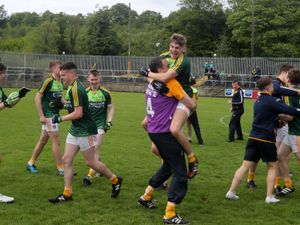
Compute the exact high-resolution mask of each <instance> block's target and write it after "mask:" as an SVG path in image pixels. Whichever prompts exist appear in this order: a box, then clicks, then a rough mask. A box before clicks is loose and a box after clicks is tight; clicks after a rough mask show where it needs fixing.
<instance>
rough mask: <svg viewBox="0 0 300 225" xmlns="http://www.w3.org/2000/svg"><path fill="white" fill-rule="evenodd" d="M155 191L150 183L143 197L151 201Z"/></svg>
mask: <svg viewBox="0 0 300 225" xmlns="http://www.w3.org/2000/svg"><path fill="white" fill-rule="evenodd" d="M153 193H154V188H153V187H152V186H150V185H148V187H147V188H146V190H145V193H144V195H143V199H144V200H145V201H150V200H151V198H152V195H153Z"/></svg>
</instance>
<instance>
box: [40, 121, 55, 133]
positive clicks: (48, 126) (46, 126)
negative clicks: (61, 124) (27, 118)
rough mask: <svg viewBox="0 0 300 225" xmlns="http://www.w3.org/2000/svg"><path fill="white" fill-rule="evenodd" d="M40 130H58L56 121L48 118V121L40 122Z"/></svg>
mask: <svg viewBox="0 0 300 225" xmlns="http://www.w3.org/2000/svg"><path fill="white" fill-rule="evenodd" d="M42 130H45V131H47V132H48V131H58V123H52V120H51V119H50V120H49V123H46V124H42Z"/></svg>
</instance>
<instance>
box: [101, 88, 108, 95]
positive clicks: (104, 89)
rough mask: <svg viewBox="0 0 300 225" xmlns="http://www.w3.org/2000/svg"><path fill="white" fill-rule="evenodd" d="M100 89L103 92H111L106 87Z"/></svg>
mask: <svg viewBox="0 0 300 225" xmlns="http://www.w3.org/2000/svg"><path fill="white" fill-rule="evenodd" d="M100 90H101V91H102V93H103V94H110V91H109V90H107V89H106V88H104V87H101V88H100Z"/></svg>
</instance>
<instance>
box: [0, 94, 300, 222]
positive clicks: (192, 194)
mask: <svg viewBox="0 0 300 225" xmlns="http://www.w3.org/2000/svg"><path fill="white" fill-rule="evenodd" d="M11 91H12V90H8V89H5V92H6V93H10V92H11ZM35 93H36V91H35V90H32V91H31V92H29V93H28V95H26V97H25V98H24V99H22V100H21V101H20V103H18V105H16V106H15V107H14V108H12V109H4V110H3V111H1V112H0V114H1V116H0V124H1V127H2V129H0V136H1V137H3V140H4V138H5V140H4V141H1V146H0V156H1V159H2V161H1V162H0V167H1V170H0V177H1V179H0V185H1V193H2V194H6V195H10V196H13V197H15V200H16V202H15V203H14V204H4V203H0V207H1V211H0V217H1V224H9V225H39V224H43V225H59V224H66V225H71V224H72V225H90V224H101V225H120V224H122V225H136V224H137V225H138V224H143V225H154V224H155V225H157V224H162V217H163V214H164V210H165V206H166V201H167V194H166V193H165V192H163V191H162V192H155V194H154V200H155V201H154V203H155V205H156V206H157V207H158V208H157V209H154V210H147V209H145V208H142V207H141V206H139V205H138V204H137V203H136V201H137V198H138V197H140V196H141V195H142V194H143V192H144V189H145V188H146V186H147V184H148V180H149V178H150V177H151V176H152V175H153V174H154V172H155V171H156V170H157V169H158V168H159V166H160V163H161V162H160V159H159V158H158V157H156V156H154V155H153V154H152V153H151V152H150V139H149V137H148V136H147V134H146V132H145V131H144V130H143V129H142V128H141V127H140V122H141V120H142V119H143V117H144V115H145V103H144V96H143V94H135V93H121V92H119V93H116V92H113V93H112V97H113V100H114V104H115V107H116V116H115V120H114V126H113V128H112V129H111V130H110V131H109V132H108V133H107V134H106V137H105V139H104V143H103V145H102V146H101V159H102V160H103V162H104V163H105V164H106V165H107V166H109V168H111V170H112V171H113V172H114V173H116V174H118V175H122V176H123V178H124V183H123V186H122V191H121V193H120V196H119V198H118V199H111V197H110V191H111V185H110V182H109V181H108V180H107V179H106V178H104V177H97V178H95V179H94V180H93V184H92V186H90V187H85V186H83V184H82V177H83V176H84V175H86V174H87V172H88V168H87V167H86V165H85V163H84V160H83V157H82V154H81V153H80V152H79V153H78V155H77V156H76V158H75V161H74V168H75V170H76V172H77V173H78V175H77V176H75V177H74V178H73V191H74V194H73V199H74V200H73V201H72V202H68V203H62V204H54V205H52V204H50V203H49V202H48V201H47V199H48V198H50V197H54V196H55V195H57V194H59V193H61V192H62V191H63V185H64V184H63V183H64V182H63V177H58V176H56V165H55V161H54V159H53V156H52V151H51V143H50V142H49V143H48V144H47V145H46V146H45V148H44V150H43V152H42V154H41V155H40V157H39V159H38V160H37V162H36V165H37V167H38V170H39V172H38V173H37V174H30V173H29V172H28V171H26V164H27V161H28V160H29V158H30V156H31V153H32V150H33V148H34V145H35V143H36V142H37V141H38V138H39V136H40V132H41V125H40V123H39V119H38V115H37V112H36V109H35V106H34V96H35ZM252 106H253V101H252V100H247V101H246V104H245V114H244V115H243V117H242V126H243V131H244V132H247V133H249V130H250V126H251V120H252V119H253V114H252ZM230 115H231V114H230V113H229V111H228V105H227V100H226V99H224V98H200V99H199V100H198V116H199V121H200V125H201V131H202V135H203V139H204V144H205V145H204V146H198V145H197V144H195V143H196V139H195V136H193V144H192V148H193V151H194V152H195V154H196V155H197V157H198V158H199V160H200V167H199V174H198V176H196V177H195V178H194V179H193V180H190V181H189V183H188V193H187V195H186V197H185V199H184V200H183V201H182V203H181V204H180V205H179V206H178V207H177V211H178V213H180V215H181V216H182V217H184V218H186V219H189V220H190V221H191V224H201V225H237V224H238V225H247V224H264V225H278V224H284V225H292V224H299V216H298V211H299V210H298V207H297V205H298V203H299V198H300V192H298V190H296V192H295V193H293V194H292V195H291V196H288V197H285V198H282V199H281V201H280V203H278V204H276V205H268V204H266V203H265V202H264V198H265V190H266V184H265V182H266V181H265V179H266V168H265V164H264V163H259V165H258V169H257V175H256V182H257V184H258V188H257V190H256V191H252V190H249V189H247V188H246V179H244V180H243V181H242V183H241V186H240V187H239V189H238V194H239V196H240V200H238V201H229V200H226V199H225V193H226V192H227V190H228V188H229V185H230V182H231V179H232V177H233V174H234V171H235V170H236V169H237V168H238V167H239V166H240V164H241V162H242V159H243V154H244V150H245V145H246V140H245V141H236V142H234V143H227V142H225V140H226V139H227V135H228V128H227V127H225V126H224V125H223V124H221V123H220V121H219V120H220V118H224V120H225V122H226V123H228V121H229V119H230ZM224 116H225V117H224ZM12 118H13V119H12ZM24 121H27V122H24ZM28 121H30V122H28ZM59 126H60V127H59V129H60V140H61V152H63V149H64V145H65V139H66V135H67V133H68V130H69V128H70V122H64V123H61V124H60V125H59ZM4 128H5V129H4ZM29 134H30V135H29ZM290 165H291V170H292V171H293V172H294V177H293V180H294V184H295V186H296V189H297V187H298V186H299V184H300V182H299V179H298V178H299V172H298V171H299V165H297V162H296V160H295V158H294V157H292V159H291V162H290ZM266 215H269V216H266ZM270 216H272V219H270Z"/></svg>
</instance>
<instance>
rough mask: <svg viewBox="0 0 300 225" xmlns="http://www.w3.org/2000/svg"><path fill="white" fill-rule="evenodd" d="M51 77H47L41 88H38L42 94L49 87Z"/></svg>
mask: <svg viewBox="0 0 300 225" xmlns="http://www.w3.org/2000/svg"><path fill="white" fill-rule="evenodd" d="M50 81H51V79H46V80H44V81H43V82H42V83H41V85H40V88H39V89H38V92H39V93H40V94H43V93H44V92H45V90H46V89H47V87H48V84H49V83H50Z"/></svg>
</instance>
